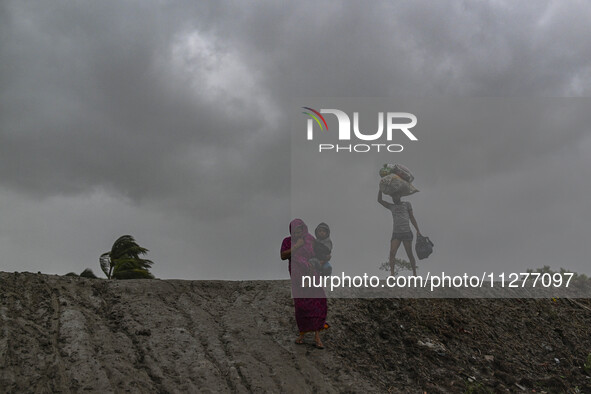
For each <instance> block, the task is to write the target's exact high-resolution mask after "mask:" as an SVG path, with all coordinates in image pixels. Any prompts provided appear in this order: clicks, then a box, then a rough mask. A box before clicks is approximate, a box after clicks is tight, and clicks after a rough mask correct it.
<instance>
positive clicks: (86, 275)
mask: <svg viewBox="0 0 591 394" xmlns="http://www.w3.org/2000/svg"><path fill="white" fill-rule="evenodd" d="M80 277H82V278H93V279H96V278H97V276H96V275H95V274H94V272H92V270H91V269H90V268H86V269H85V270H84V271H82V272H81V273H80Z"/></svg>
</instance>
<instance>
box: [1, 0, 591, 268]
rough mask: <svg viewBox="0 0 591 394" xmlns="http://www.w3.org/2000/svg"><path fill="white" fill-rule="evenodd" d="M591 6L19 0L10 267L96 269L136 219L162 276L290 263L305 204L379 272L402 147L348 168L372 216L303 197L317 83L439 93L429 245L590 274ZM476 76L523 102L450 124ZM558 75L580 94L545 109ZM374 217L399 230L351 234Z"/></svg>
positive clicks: (424, 151) (403, 93) (361, 91)
mask: <svg viewBox="0 0 591 394" xmlns="http://www.w3.org/2000/svg"><path fill="white" fill-rule="evenodd" d="M253 4H255V5H253ZM589 20H591V5H590V4H589V3H585V2H569V3H566V2H561V1H554V2H551V1H548V2H534V3H532V2H520V3H516V2H514V1H489V2H463V1H453V2H432V1H424V2H421V1H407V2H379V1H373V2H371V3H368V2H361V1H355V2H354V1H350V2H336V1H330V2H318V1H313V2H305V1H299V2H293V3H285V2H271V1H267V2H265V1H257V2H255V3H248V4H247V3H245V2H239V1H236V2H219V1H212V2H194V1H186V2H183V1H152V2H151V1H141V2H135V1H128V2H121V1H101V2H92V1H87V2H84V1H81V2H75V3H72V2H66V1H52V2H33V1H20V0H19V1H8V0H6V1H2V2H0V64H1V67H0V217H1V222H0V223H1V224H0V250H1V251H2V260H1V263H0V270H2V271H32V272H37V271H41V272H44V273H56V274H65V273H67V272H70V271H74V272H78V273H79V272H80V271H82V270H83V269H84V268H87V267H89V268H92V269H93V270H94V271H95V273H97V274H98V273H100V272H101V271H100V268H99V265H98V257H99V256H100V254H101V253H103V252H106V251H108V250H109V249H110V247H111V245H112V243H113V241H114V240H115V239H116V238H118V237H119V236H121V235H123V234H131V235H133V236H134V237H135V238H136V240H137V241H138V243H139V244H140V245H142V246H144V247H146V248H148V249H149V250H150V252H149V254H148V258H151V259H152V260H154V262H155V264H154V267H153V270H152V271H153V273H154V274H155V275H156V276H157V277H159V278H180V279H277V278H287V269H286V264H285V263H284V262H282V261H280V260H279V246H280V243H281V240H282V239H283V237H285V236H287V235H288V223H289V221H290V220H291V219H292V218H293V217H294V216H298V217H302V218H303V219H304V220H306V221H307V222H308V225H309V226H310V227H312V228H313V227H315V225H316V224H318V222H319V221H322V220H325V221H327V222H329V224H331V225H332V227H333V241H334V243H335V251H334V253H333V259H334V265H335V272H340V270H351V272H352V273H353V272H354V271H355V270H354V268H353V267H359V260H363V261H364V263H363V264H362V266H363V270H362V272H363V271H365V272H373V273H377V272H378V271H377V266H378V265H379V263H380V261H376V262H375V263H374V262H373V259H374V258H375V259H376V260H380V259H383V258H384V257H385V256H386V255H387V252H388V245H387V242H388V238H389V233H390V231H391V218H389V217H388V216H387V215H389V213H388V212H387V211H385V210H384V209H383V208H381V207H380V206H379V205H377V202H375V197H376V194H377V182H378V180H379V177H378V176H377V169H378V168H377V167H379V166H380V165H381V164H382V161H383V157H377V156H371V157H369V156H367V157H365V158H364V159H363V160H361V161H360V164H359V165H358V166H357V167H355V169H354V170H351V171H352V173H351V174H350V178H349V179H353V178H354V179H355V181H354V182H355V187H354V189H355V190H358V192H356V193H355V195H354V197H353V196H352V195H351V198H354V199H355V200H356V201H360V204H362V205H363V207H364V208H363V210H362V211H363V212H367V215H369V217H370V218H371V220H370V221H369V222H363V223H364V224H363V225H359V223H360V220H361V219H360V218H359V217H358V216H356V215H349V214H348V212H350V211H347V210H346V209H340V210H338V209H336V208H331V205H330V204H328V203H327V201H326V198H325V199H324V200H323V202H322V203H321V205H320V206H319V207H320V208H322V207H325V208H326V209H325V210H324V211H322V210H321V209H320V208H319V211H318V212H312V211H307V212H297V211H296V212H294V210H296V209H297V208H298V205H297V204H293V201H292V200H293V199H292V192H293V193H297V192H300V191H301V190H302V189H303V190H306V191H307V192H309V193H314V191H315V189H314V187H313V186H314V185H309V188H306V185H301V184H300V183H296V185H295V186H300V187H299V188H297V190H295V189H296V188H294V190H292V186H294V185H293V184H292V181H294V180H292V176H291V174H292V169H293V167H292V163H291V160H292V153H293V152H292V145H291V142H292V141H291V137H290V127H291V123H293V122H290V121H289V119H290V116H292V115H293V113H295V114H299V115H301V113H300V112H301V108H300V106H301V105H300V103H299V102H298V101H297V100H295V101H294V98H297V97H309V98H314V97H334V98H344V97H346V98H355V97H364V98H372V97H382V98H387V97H397V98H404V97H408V98H412V97H414V98H424V99H429V100H430V101H428V103H427V104H425V102H422V101H421V102H417V103H416V104H412V105H409V107H412V108H407V109H405V111H408V112H413V111H416V112H419V111H420V110H421V108H425V107H424V106H425V105H427V107H428V108H429V109H428V110H426V109H423V111H427V112H428V113H429V116H427V117H426V118H424V119H431V120H430V121H423V122H424V123H423V124H422V125H421V123H420V122H421V118H420V117H419V124H418V125H417V137H418V138H419V141H417V142H415V143H414V145H412V144H408V148H407V149H406V150H405V151H404V152H403V154H400V155H399V156H393V157H392V160H391V161H392V162H401V163H403V164H406V165H408V166H409V167H410V168H411V169H412V170H413V171H414V172H415V177H416V178H417V179H416V181H415V183H416V185H417V187H418V188H419V189H420V190H421V192H420V193H418V194H416V195H414V196H411V197H409V201H411V202H412V203H413V206H414V207H415V214H416V216H417V219H418V220H419V224H420V226H421V230H422V231H423V233H425V234H426V235H429V236H430V237H431V238H432V239H433V240H434V242H435V243H436V249H435V253H434V254H433V255H432V257H430V258H429V260H426V261H425V262H424V264H425V267H427V266H428V267H429V268H430V269H432V270H433V269H435V268H436V267H438V265H440V266H441V267H447V266H449V264H451V262H458V261H460V262H461V264H460V267H461V269H462V270H468V269H469V267H470V262H471V261H477V262H478V263H477V266H478V267H479V269H480V270H482V269H484V268H486V269H487V270H489V271H492V270H493V268H494V269H495V270H498V269H501V268H502V269H503V270H505V271H508V270H510V269H512V268H514V269H515V270H523V269H526V268H537V267H541V266H543V265H551V266H553V267H555V268H556V269H557V268H560V267H566V268H570V269H572V270H575V271H578V272H584V273H587V274H590V273H591V264H590V261H589V257H588V251H587V244H588V241H589V234H590V233H591V231H590V230H591V210H590V209H589V208H588V206H589V196H590V195H591V181H590V180H589V176H588V174H589V168H591V155H590V153H591V132H590V131H591V126H589V125H590V124H591V123H590V122H589V116H590V115H589V113H591V112H590V111H586V110H585V106H587V107H588V106H589V105H590V104H591V100H588V99H586V97H589V95H590V94H591V57H590V56H589V54H591V38H590V37H591V25H590V24H589V23H588V21H589ZM477 97H496V98H497V99H494V100H493V101H491V103H492V104H491V105H493V107H495V108H499V106H502V104H501V103H502V100H500V99H498V98H511V99H513V100H514V101H507V102H508V103H509V104H508V105H507V107H508V108H506V110H507V111H511V108H520V109H521V108H524V113H525V115H524V119H525V120H524V121H523V123H522V124H519V126H518V127H517V126H516V127H515V128H514V129H512V128H511V127H509V126H506V127H500V128H498V130H495V132H483V131H482V130H481V131H480V132H477V133H474V132H470V130H473V128H471V127H472V126H474V124H470V123H469V122H468V121H466V122H465V123H462V127H459V128H457V127H454V123H453V122H451V121H449V122H447V123H446V126H445V127H442V128H441V130H439V131H437V130H436V129H437V127H436V126H434V125H436V124H437V119H438V118H437V116H438V115H439V116H440V117H444V112H443V111H442V110H441V109H438V107H437V106H438V105H437V103H439V104H441V105H443V104H442V103H447V104H448V107H447V108H449V109H450V110H452V109H453V110H454V111H456V113H459V114H460V113H467V111H468V108H470V107H469V106H470V105H471V103H472V102H473V101H474V102H475V103H476V104H474V105H478V107H477V108H478V110H482V109H483V108H485V107H486V105H488V104H487V103H482V102H481V101H478V100H472V99H475V98H477ZM543 97H545V98H550V97H571V98H575V99H569V100H562V101H559V102H561V103H563V104H560V105H559V107H560V111H559V114H557V115H555V114H548V113H547V112H546V114H547V117H546V118H544V119H541V120H540V119H537V117H538V116H539V115H540V116H541V115H543V114H544V111H541V110H540V109H548V108H555V107H556V105H558V104H556V102H557V101H550V102H548V101H543V102H542V103H541V104H540V103H539V102H537V101H535V100H534V99H536V98H543ZM437 100H439V101H437ZM515 100H516V101H515ZM308 102H310V101H308ZM294 103H295V105H294ZM306 103H307V102H306ZM306 103H304V104H306ZM411 103H415V102H413V101H411ZM531 103H534V104H531ZM309 105H311V104H309ZM413 105H414V107H413ZM513 106H515V107H513ZM413 108H414V109H413ZM528 108H529V109H530V110H531V111H530V112H528V110H527V109H528ZM392 110H393V111H397V110H398V109H397V108H392ZM468 112H469V111H468ZM586 112H589V113H586ZM425 113H426V112H425ZM490 116H492V118H490V117H489V118H487V116H486V114H480V117H478V116H476V115H475V117H474V119H476V120H475V121H474V122H480V120H482V119H485V120H487V121H488V122H489V123H490V122H492V120H491V119H494V116H495V115H494V114H493V115H490ZM301 118H302V120H304V121H305V116H304V115H301ZM565 119H566V120H568V121H566V120H565ZM505 123H506V124H507V122H505ZM476 124H477V125H480V123H476ZM421 127H422V128H421ZM458 130H460V131H458ZM420 132H422V133H423V134H419V133H420ZM405 145H406V144H405ZM389 161H390V160H389ZM314 164H315V162H311V163H310V165H311V166H312V167H313V166H314ZM372 166H374V167H375V166H377V167H375V168H374V167H372ZM328 168H329V169H328V170H325V171H324V174H323V176H324V177H325V179H326V178H329V179H333V180H334V179H337V180H338V179H339V178H338V177H340V176H341V175H340V173H339V172H338V168H337V167H336V166H335V165H334V163H333V165H332V166H329V167H328ZM312 169H313V168H312ZM330 169H334V170H330ZM311 172H312V171H307V172H306V173H311ZM300 179H301V178H298V181H297V182H299V180H300ZM294 182H295V181H294ZM341 185H343V186H347V185H348V184H347V183H346V182H341ZM349 186H350V185H349ZM350 190H353V188H352V187H349V188H346V189H345V188H343V189H341V190H335V191H334V197H335V198H338V197H339V196H340V195H344V194H347V193H350ZM493 192H495V193H499V194H498V198H493V197H492V196H491V195H492V193H493ZM323 196H325V195H323ZM338 206H339V205H338V204H337V205H334V207H338ZM341 207H342V205H341ZM371 207H375V209H374V208H371ZM384 212H385V213H384ZM321 216H322V217H321ZM508 218H511V220H506V219H508ZM367 223H371V224H372V226H374V225H375V230H376V234H383V235H376V236H372V238H371V239H373V240H374V242H369V243H365V242H364V243H361V244H360V245H355V247H352V240H351V237H353V236H354V234H353V235H352V233H351V232H350V231H351V230H350V229H352V228H364V226H366V225H367ZM372 234H373V233H372ZM380 236H383V239H381V238H380ZM339 238H340V239H339ZM338 248H340V249H338ZM355 250H356V251H357V252H356V253H357V254H355V253H353V252H354V251H355ZM399 253H401V254H400V256H402V257H404V254H403V252H402V250H401V251H400V252H399ZM339 260H340V262H341V263H340V264H341V266H340V268H338V267H339ZM367 261H371V262H370V263H367ZM497 264H498V266H497Z"/></svg>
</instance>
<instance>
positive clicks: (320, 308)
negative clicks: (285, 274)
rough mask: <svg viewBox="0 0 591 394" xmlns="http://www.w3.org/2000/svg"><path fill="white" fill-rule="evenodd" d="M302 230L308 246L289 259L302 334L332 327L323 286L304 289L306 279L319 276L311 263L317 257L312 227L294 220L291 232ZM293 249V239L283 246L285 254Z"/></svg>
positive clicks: (297, 318) (285, 240)
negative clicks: (312, 258)
mask: <svg viewBox="0 0 591 394" xmlns="http://www.w3.org/2000/svg"><path fill="white" fill-rule="evenodd" d="M298 227H301V228H302V230H303V234H302V237H303V239H304V245H303V246H302V247H300V248H299V249H297V250H296V251H295V252H294V253H292V255H291V258H290V259H289V267H290V268H289V271H290V276H291V291H292V296H293V302H294V306H295V317H296V322H297V324H298V328H299V330H300V333H303V332H308V331H318V330H322V329H324V328H328V324H326V313H327V304H326V294H325V293H324V289H323V288H322V287H319V288H302V287H301V284H302V276H304V275H316V276H317V275H318V274H317V273H314V270H313V268H312V266H311V264H310V262H309V260H310V258H311V257H314V237H313V236H312V235H310V234H309V233H308V227H307V226H306V224H305V223H304V222H303V220H301V219H294V220H293V221H292V222H291V223H290V224H289V229H290V232H291V233H293V231H294V230H295V229H296V228H298ZM288 249H291V237H287V238H285V239H284V240H283V243H282V244H281V251H284V250H288Z"/></svg>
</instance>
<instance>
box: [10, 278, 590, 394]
mask: <svg viewBox="0 0 591 394" xmlns="http://www.w3.org/2000/svg"><path fill="white" fill-rule="evenodd" d="M328 321H329V322H330V323H331V325H332V327H331V328H330V329H329V330H328V331H327V332H326V333H325V334H324V336H323V340H324V342H325V345H326V349H325V350H318V349H315V348H314V347H313V346H312V344H313V341H312V337H310V338H308V344H307V345H303V346H298V345H295V344H294V339H295V338H296V334H297V328H296V324H295V319H294V314H293V302H292V300H291V298H290V291H289V282H288V281H244V282H222V281H182V280H128V281H115V280H113V281H107V280H102V279H85V278H78V277H63V276H55V275H42V274H31V273H0V392H64V393H68V392H100V393H109V392H113V393H118V392H134V393H136V392H137V393H140V392H141V393H145V392H171V393H174V392H179V393H180V392H200V393H207V392H294V393H303V392H315V393H316V392H320V393H324V392H329V393H331V392H421V393H422V392H425V391H426V392H429V393H431V392H442V393H443V392H451V393H455V392H460V393H462V392H532V391H533V390H535V392H551V393H553V392H572V393H576V392H582V393H590V392H591V378H590V376H591V302H590V300H582V299H578V300H568V299H559V300H556V301H553V300H551V299H541V300H530V299H525V300H519V299H516V300H458V299H448V300H416V299H374V300H361V299H331V300H329V318H328ZM588 357H589V359H588V360H587V358H588ZM586 363H587V364H586ZM586 365H587V367H586Z"/></svg>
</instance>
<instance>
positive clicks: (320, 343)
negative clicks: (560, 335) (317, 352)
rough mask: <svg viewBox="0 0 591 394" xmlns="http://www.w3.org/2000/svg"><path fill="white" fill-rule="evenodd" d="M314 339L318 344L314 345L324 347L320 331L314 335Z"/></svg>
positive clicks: (319, 347) (317, 347)
mask: <svg viewBox="0 0 591 394" xmlns="http://www.w3.org/2000/svg"><path fill="white" fill-rule="evenodd" d="M314 341H316V344H315V345H314V346H315V347H316V349H324V345H323V344H322V341H321V340H320V333H319V332H318V331H316V334H315V336H314Z"/></svg>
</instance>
